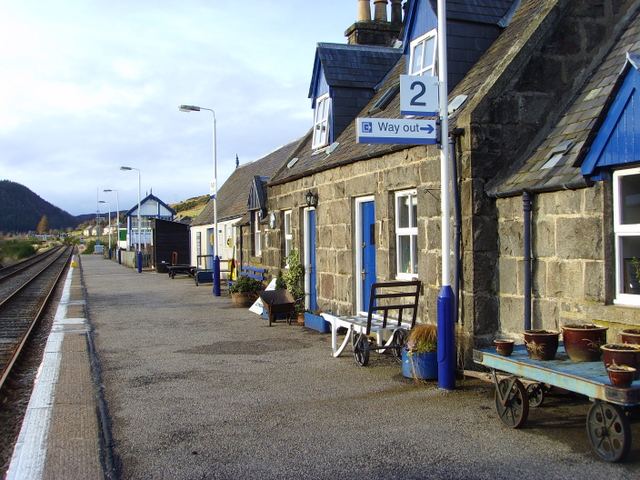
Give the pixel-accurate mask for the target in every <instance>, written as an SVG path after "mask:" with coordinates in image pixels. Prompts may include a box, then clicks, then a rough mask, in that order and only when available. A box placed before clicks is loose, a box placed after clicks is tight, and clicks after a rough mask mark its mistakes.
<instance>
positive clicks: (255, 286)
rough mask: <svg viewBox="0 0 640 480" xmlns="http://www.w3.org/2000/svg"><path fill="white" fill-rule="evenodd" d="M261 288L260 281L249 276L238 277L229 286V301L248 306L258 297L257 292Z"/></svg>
mask: <svg viewBox="0 0 640 480" xmlns="http://www.w3.org/2000/svg"><path fill="white" fill-rule="evenodd" d="M263 289H264V285H263V284H262V282H259V281H258V280H254V279H253V278H249V277H240V278H239V279H238V280H237V281H236V282H235V283H234V284H233V285H232V286H231V288H229V291H230V292H231V301H232V302H233V303H234V304H235V305H237V306H238V307H250V306H251V304H253V302H255V301H256V299H257V298H258V292H260V291H261V290H263Z"/></svg>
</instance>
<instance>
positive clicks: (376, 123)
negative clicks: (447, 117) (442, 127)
mask: <svg viewBox="0 0 640 480" xmlns="http://www.w3.org/2000/svg"><path fill="white" fill-rule="evenodd" d="M437 136H438V135H437V125H436V121H435V120H414V119H398V118H358V119H357V123H356V139H357V142H358V143H401V144H407V145H433V144H435V143H436V142H437Z"/></svg>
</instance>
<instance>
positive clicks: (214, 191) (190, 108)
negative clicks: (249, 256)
mask: <svg viewBox="0 0 640 480" xmlns="http://www.w3.org/2000/svg"><path fill="white" fill-rule="evenodd" d="M178 109H179V110H180V111H181V112H187V113H189V112H199V111H201V110H206V111H207V112H211V115H212V117H213V182H212V183H211V198H212V199H213V224H214V225H213V294H214V295H215V296H216V297H219V296H220V294H221V293H220V256H219V255H218V151H217V150H218V146H217V142H216V112H215V111H214V110H212V109H211V108H206V107H198V106H196V105H180V107H178Z"/></svg>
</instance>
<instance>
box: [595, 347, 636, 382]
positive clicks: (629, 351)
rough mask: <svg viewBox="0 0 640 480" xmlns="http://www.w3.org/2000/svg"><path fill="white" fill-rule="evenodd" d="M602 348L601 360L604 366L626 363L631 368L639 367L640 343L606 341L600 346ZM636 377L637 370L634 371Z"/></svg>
mask: <svg viewBox="0 0 640 480" xmlns="http://www.w3.org/2000/svg"><path fill="white" fill-rule="evenodd" d="M600 348H601V349H602V361H603V362H604V366H605V367H606V368H609V367H610V366H611V365H614V364H615V365H628V366H630V367H633V368H636V369H637V368H640V345H632V344H628V343H607V344H606V345H603V346H601V347H600ZM635 378H636V379H637V378H638V372H637V371H636V372H635Z"/></svg>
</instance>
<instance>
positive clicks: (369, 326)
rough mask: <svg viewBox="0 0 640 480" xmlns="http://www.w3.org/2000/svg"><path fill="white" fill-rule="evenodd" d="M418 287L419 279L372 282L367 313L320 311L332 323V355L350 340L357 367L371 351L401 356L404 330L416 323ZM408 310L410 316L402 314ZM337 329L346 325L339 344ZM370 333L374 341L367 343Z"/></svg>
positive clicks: (405, 332)
mask: <svg viewBox="0 0 640 480" xmlns="http://www.w3.org/2000/svg"><path fill="white" fill-rule="evenodd" d="M420 288H421V282H420V281H419V280H412V281H406V282H402V281H400V282H381V283H374V284H373V285H372V286H371V295H370V297H369V310H368V311H367V315H366V316H365V315H355V316H350V317H337V316H335V315H331V314H329V313H322V314H321V315H322V317H323V318H324V319H325V320H326V321H327V322H329V324H330V325H331V350H332V354H333V357H339V356H340V354H342V352H343V350H344V349H345V347H346V346H347V344H348V343H349V341H350V340H351V344H352V346H353V356H354V358H355V360H356V362H357V363H358V365H360V366H366V365H367V364H368V363H369V353H370V351H371V350H376V351H379V352H385V351H387V350H389V351H391V353H392V354H394V355H395V356H396V357H397V358H400V356H401V354H402V347H403V346H404V343H405V341H406V337H407V333H408V331H409V330H411V329H412V328H413V326H414V325H415V323H416V316H417V313H418V299H419V297H420ZM408 310H411V315H410V318H409V319H407V316H406V315H405V313H406V312H407V311H408ZM393 311H397V316H394V317H390V316H389V312H393ZM340 328H345V329H346V330H347V332H346V334H345V336H344V339H343V341H342V344H341V345H340V346H338V330H339V329H340ZM371 336H375V342H374V343H373V344H372V343H371V342H370V337H371Z"/></svg>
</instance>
